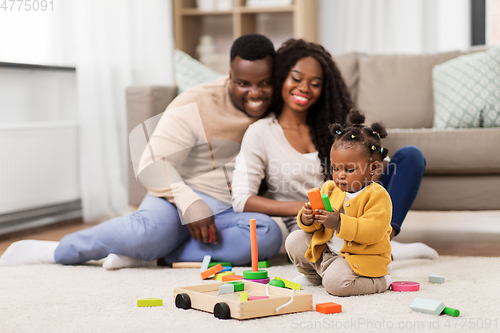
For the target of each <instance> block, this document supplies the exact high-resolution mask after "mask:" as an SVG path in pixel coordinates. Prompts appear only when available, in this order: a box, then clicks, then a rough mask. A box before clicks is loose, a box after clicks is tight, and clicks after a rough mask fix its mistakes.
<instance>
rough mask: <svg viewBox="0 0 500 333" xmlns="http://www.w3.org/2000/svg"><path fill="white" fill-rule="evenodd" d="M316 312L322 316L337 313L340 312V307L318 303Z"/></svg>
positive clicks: (338, 305) (334, 304) (329, 303)
mask: <svg viewBox="0 0 500 333" xmlns="http://www.w3.org/2000/svg"><path fill="white" fill-rule="evenodd" d="M316 311H317V312H321V313H324V314H329V313H339V312H342V305H340V304H337V303H333V302H328V303H319V304H316Z"/></svg>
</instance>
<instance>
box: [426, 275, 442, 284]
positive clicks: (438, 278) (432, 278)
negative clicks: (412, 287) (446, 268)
mask: <svg viewBox="0 0 500 333" xmlns="http://www.w3.org/2000/svg"><path fill="white" fill-rule="evenodd" d="M429 282H431V283H444V277H442V276H439V275H436V274H431V275H429Z"/></svg>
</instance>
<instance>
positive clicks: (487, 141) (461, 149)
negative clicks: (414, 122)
mask: <svg viewBox="0 0 500 333" xmlns="http://www.w3.org/2000/svg"><path fill="white" fill-rule="evenodd" d="M382 144H383V146H384V147H387V148H388V149H389V155H393V154H394V153H395V152H396V150H397V149H399V148H401V147H403V146H417V147H419V148H420V149H421V150H422V152H423V154H424V156H425V159H426V161H427V165H426V168H425V174H441V175H442V174H493V173H496V174H498V173H500V154H499V153H498V152H500V128H481V129H472V128H459V129H451V128H449V129H433V128H423V129H389V130H388V135H387V138H385V139H384V140H382Z"/></svg>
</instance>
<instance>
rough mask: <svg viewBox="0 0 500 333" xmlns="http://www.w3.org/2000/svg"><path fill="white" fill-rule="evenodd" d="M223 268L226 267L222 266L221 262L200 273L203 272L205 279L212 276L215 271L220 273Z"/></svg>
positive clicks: (202, 275)
mask: <svg viewBox="0 0 500 333" xmlns="http://www.w3.org/2000/svg"><path fill="white" fill-rule="evenodd" d="M223 269H224V267H222V265H221V264H217V265H215V266H212V267H210V268H209V269H207V270H206V271H204V272H201V273H200V274H201V279H202V280H205V279H206V278H207V277H209V276H212V275H214V274H215V273H219V272H220V271H222V270H223Z"/></svg>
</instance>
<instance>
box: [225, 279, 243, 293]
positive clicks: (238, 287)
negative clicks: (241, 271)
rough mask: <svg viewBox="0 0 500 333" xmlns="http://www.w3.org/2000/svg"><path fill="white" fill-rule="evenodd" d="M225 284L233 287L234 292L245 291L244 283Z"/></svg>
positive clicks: (232, 282) (231, 282) (229, 282)
mask: <svg viewBox="0 0 500 333" xmlns="http://www.w3.org/2000/svg"><path fill="white" fill-rule="evenodd" d="M226 283H227V284H232V285H233V286H234V291H243V290H245V283H244V282H242V281H227V282H226Z"/></svg>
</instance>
